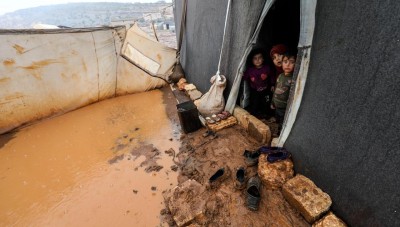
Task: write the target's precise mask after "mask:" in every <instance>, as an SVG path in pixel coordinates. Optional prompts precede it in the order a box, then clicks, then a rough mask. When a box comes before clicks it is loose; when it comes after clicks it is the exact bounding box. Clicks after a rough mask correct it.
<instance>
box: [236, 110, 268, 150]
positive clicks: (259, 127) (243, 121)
mask: <svg viewBox="0 0 400 227" xmlns="http://www.w3.org/2000/svg"><path fill="white" fill-rule="evenodd" d="M233 116H235V117H236V119H237V120H238V122H239V124H240V125H241V126H242V127H243V128H244V129H246V131H247V132H248V133H249V135H250V136H251V137H253V138H254V139H256V140H257V141H258V142H260V143H265V144H269V143H270V142H271V130H270V129H269V127H268V125H266V124H264V123H263V122H262V121H260V120H259V119H258V118H256V117H254V116H253V115H251V114H249V112H247V111H246V110H244V109H243V108H240V107H235V109H234V111H233Z"/></svg>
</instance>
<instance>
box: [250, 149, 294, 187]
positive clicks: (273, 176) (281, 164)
mask: <svg viewBox="0 0 400 227" xmlns="http://www.w3.org/2000/svg"><path fill="white" fill-rule="evenodd" d="M257 172H258V175H259V176H260V178H261V182H262V183H263V185H264V186H265V187H266V188H267V189H279V188H281V187H282V185H283V184H284V183H285V182H286V181H288V180H289V179H291V178H293V176H294V170H293V162H292V160H291V159H286V160H282V161H278V162H274V163H269V162H268V161H267V155H265V154H261V155H260V157H259V159H258V171H257Z"/></svg>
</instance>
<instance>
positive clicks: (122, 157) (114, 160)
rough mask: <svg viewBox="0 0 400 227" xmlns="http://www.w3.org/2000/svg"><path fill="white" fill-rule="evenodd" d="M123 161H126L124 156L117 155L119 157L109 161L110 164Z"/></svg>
mask: <svg viewBox="0 0 400 227" xmlns="http://www.w3.org/2000/svg"><path fill="white" fill-rule="evenodd" d="M122 159H124V154H121V155H117V156H115V157H114V158H112V159H110V160H108V164H114V163H117V162H118V161H121V160H122Z"/></svg>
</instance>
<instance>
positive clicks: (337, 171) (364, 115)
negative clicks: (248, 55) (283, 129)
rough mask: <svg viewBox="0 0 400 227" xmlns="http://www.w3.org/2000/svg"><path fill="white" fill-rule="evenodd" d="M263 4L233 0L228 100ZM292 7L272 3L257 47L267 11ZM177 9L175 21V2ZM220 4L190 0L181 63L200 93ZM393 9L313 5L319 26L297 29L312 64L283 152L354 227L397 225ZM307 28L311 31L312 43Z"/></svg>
mask: <svg viewBox="0 0 400 227" xmlns="http://www.w3.org/2000/svg"><path fill="white" fill-rule="evenodd" d="M266 2H268V1H262V0H260V1H257V0H252V1H244V0H242V1H232V9H231V10H232V11H231V16H230V18H229V21H230V23H229V24H228V27H227V32H228V34H229V35H227V37H228V38H227V39H226V42H225V45H226V46H227V48H226V49H225V50H223V56H224V57H223V62H222V63H221V74H224V75H225V76H226V78H227V88H226V89H225V95H226V97H228V95H229V94H230V92H231V90H232V85H233V83H234V79H235V75H236V74H235V73H236V71H237V69H238V66H239V63H240V61H241V59H242V56H243V54H244V52H245V50H246V47H247V44H248V43H249V41H250V39H251V35H252V34H253V33H254V31H255V28H256V25H257V22H258V21H259V19H260V16H261V13H262V9H263V7H264V6H265V3H266ZM296 2H300V0H298V1H290V3H289V1H285V0H280V1H276V2H275V3H274V5H273V6H272V7H271V8H270V10H269V12H268V13H267V16H266V18H265V20H264V25H266V27H265V29H262V31H261V32H260V37H259V40H258V41H257V43H260V42H264V43H265V44H268V43H269V44H270V43H274V42H275V40H271V39H270V38H271V37H270V36H271V34H273V33H274V32H275V30H274V29H275V27H274V26H272V25H271V21H269V19H271V18H270V17H269V13H270V12H272V11H273V10H276V8H277V7H276V6H277V4H287V5H290V4H296ZM304 2H309V1H304ZM314 2H315V1H314ZM175 3H176V8H175V10H176V13H177V14H176V15H180V14H179V12H178V11H179V8H180V7H179V6H180V4H181V1H180V0H176V2H175ZM226 5H227V1H211V0H193V1H189V2H188V14H187V29H186V34H185V36H186V39H185V40H184V44H183V46H184V47H183V50H182V52H181V54H182V62H183V67H184V69H185V72H186V74H187V75H186V77H187V79H188V81H190V82H191V83H194V84H196V86H197V87H198V88H199V89H200V90H202V91H203V92H204V91H207V90H208V88H209V86H210V85H209V83H208V80H209V78H210V77H211V75H213V73H214V71H215V69H216V66H217V64H218V53H219V50H220V49H219V48H220V44H221V41H222V34H223V26H224V23H223V22H224V16H225V14H224V12H225V10H226ZM299 6H300V4H299ZM303 6H304V5H302V6H301V10H302V11H303V10H304V9H303V8H302V7H303ZM298 10H299V11H300V7H299V9H298ZM399 12H400V2H399V1H395V0H385V1H384V0H377V1H367V2H365V1H350V0H319V1H317V4H316V8H315V29H312V28H311V27H308V26H307V27H302V26H303V25H305V24H307V23H299V30H301V31H302V33H301V34H299V37H297V38H298V40H297V41H298V46H299V47H301V48H299V56H300V57H301V58H303V57H307V59H308V60H309V67H308V72H305V73H306V80H307V81H306V82H305V81H304V84H303V85H304V92H303V94H302V98H301V105H299V107H298V113H297V117H296V121H295V122H294V124H293V128H292V129H291V131H290V133H288V135H287V139H286V142H285V143H284V146H285V147H286V148H287V149H288V150H290V151H291V152H292V153H293V159H294V163H295V168H296V169H295V170H296V172H297V173H301V174H304V175H306V176H307V177H309V178H311V179H312V180H313V181H314V182H315V183H316V184H317V185H318V186H319V187H321V188H322V189H323V190H324V191H326V192H327V193H328V194H329V195H330V196H331V197H332V199H333V205H332V208H331V209H332V211H333V212H334V213H335V214H336V215H338V216H339V217H340V218H342V219H343V220H344V221H345V222H346V223H347V224H349V225H350V226H400V215H399V210H400V205H399V204H400V190H399V188H400V180H399V177H398V176H399V174H400V171H399V168H398V166H399V165H400V153H399V150H400V142H399V141H400V140H399V135H400V127H399V124H398V122H399V121H400V101H399V98H398V95H399V94H400V88H399V86H398V85H399V84H400V77H399V76H397V73H398V72H399V71H400V55H399V52H400V34H399V33H400V29H399V21H400V14H399ZM302 15H303V16H304V15H306V14H305V13H302ZM286 16H287V17H290V15H286ZM302 19H305V20H309V19H312V18H307V17H304V18H302ZM274 23H275V22H274ZM268 26H271V27H268ZM293 29H295V28H294V27H293ZM308 29H311V30H314V34H313V37H312V39H309V37H310V36H309V34H308V33H309V32H311V30H308ZM260 39H266V40H260ZM289 41H290V42H292V43H293V42H295V41H296V40H295V39H293V40H289ZM265 46H267V47H268V45H265ZM311 49H312V51H311ZM296 67H298V68H296V70H297V71H298V73H299V76H300V68H301V66H300V65H298V66H296Z"/></svg>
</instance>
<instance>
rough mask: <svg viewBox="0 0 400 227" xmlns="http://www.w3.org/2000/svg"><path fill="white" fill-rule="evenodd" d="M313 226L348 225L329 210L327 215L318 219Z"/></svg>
mask: <svg viewBox="0 0 400 227" xmlns="http://www.w3.org/2000/svg"><path fill="white" fill-rule="evenodd" d="M312 227H347V225H346V223H344V222H343V221H342V220H341V219H340V218H338V217H337V216H336V215H335V214H333V213H332V212H329V213H328V214H327V215H325V216H324V217H322V218H321V219H319V220H318V221H316V222H315V223H314V224H313V225H312Z"/></svg>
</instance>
